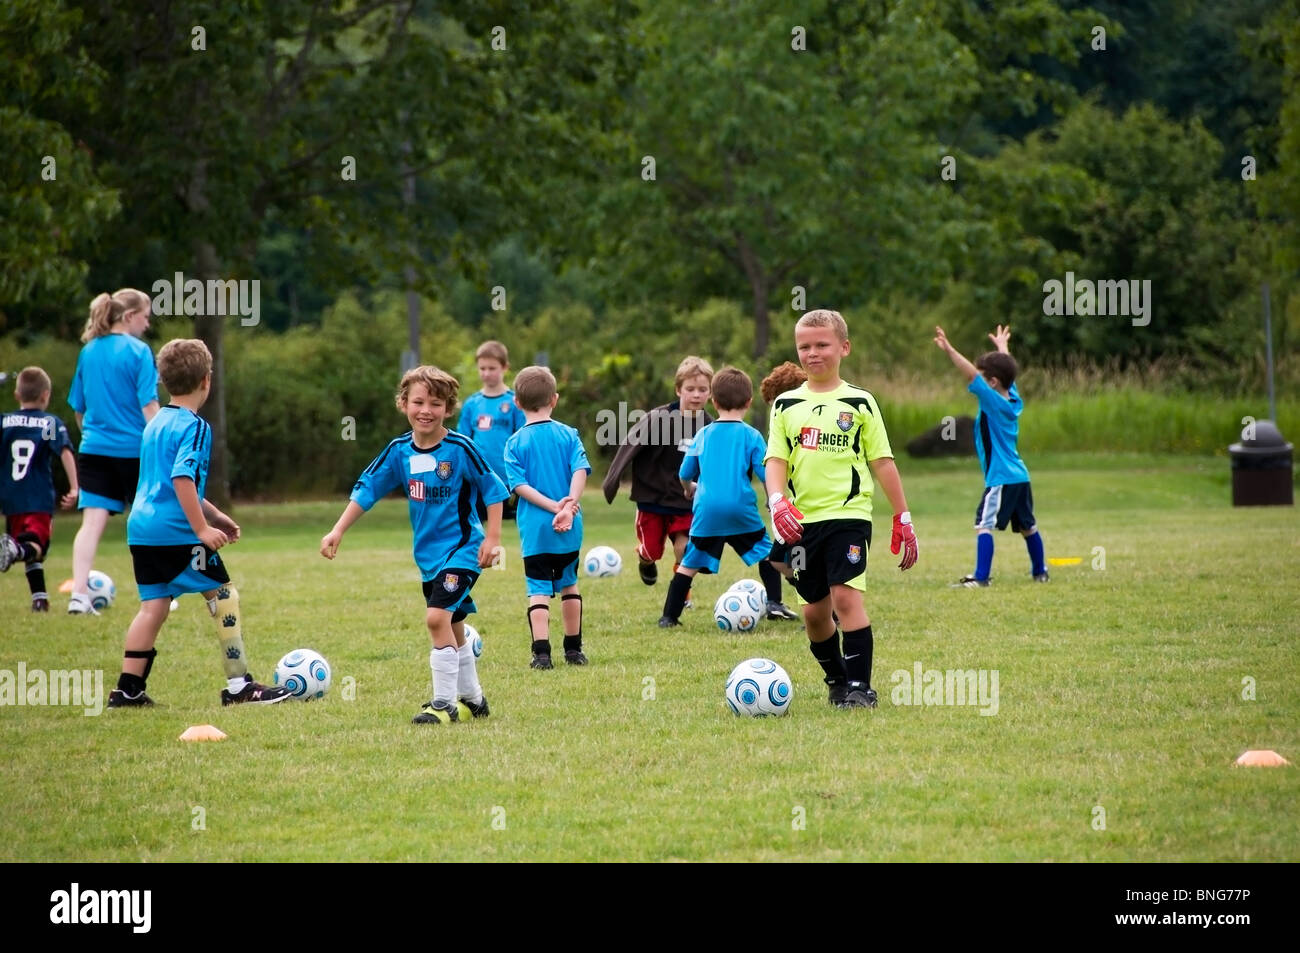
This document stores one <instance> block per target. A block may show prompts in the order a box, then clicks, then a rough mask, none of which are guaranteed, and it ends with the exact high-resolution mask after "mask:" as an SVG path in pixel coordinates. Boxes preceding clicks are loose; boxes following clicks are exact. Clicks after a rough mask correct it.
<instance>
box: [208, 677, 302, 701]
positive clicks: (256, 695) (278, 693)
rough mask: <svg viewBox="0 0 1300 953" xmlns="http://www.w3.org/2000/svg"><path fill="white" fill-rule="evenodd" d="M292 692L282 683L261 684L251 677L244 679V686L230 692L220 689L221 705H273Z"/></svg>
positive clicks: (290, 695)
mask: <svg viewBox="0 0 1300 953" xmlns="http://www.w3.org/2000/svg"><path fill="white" fill-rule="evenodd" d="M292 697H293V692H291V691H289V689H287V688H285V687H284V686H283V685H263V684H261V683H260V682H255V681H253V679H252V678H251V677H249V678H248V679H246V680H245V681H244V687H243V688H241V689H240V690H239V691H237V692H235V693H234V694H231V692H230V689H228V688H223V689H222V690H221V704H222V705H274V704H276V703H277V702H282V701H285V700H286V699H289V698H292Z"/></svg>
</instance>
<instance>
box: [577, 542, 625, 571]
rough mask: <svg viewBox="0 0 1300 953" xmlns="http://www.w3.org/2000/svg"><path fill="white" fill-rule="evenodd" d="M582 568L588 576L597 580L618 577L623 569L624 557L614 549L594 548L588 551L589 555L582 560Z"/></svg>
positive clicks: (606, 547)
mask: <svg viewBox="0 0 1300 953" xmlns="http://www.w3.org/2000/svg"><path fill="white" fill-rule="evenodd" d="M582 568H583V571H585V572H586V573H587V575H588V576H593V577H596V578H601V577H604V576H617V575H618V574H619V572H620V571H621V570H622V569H623V557H622V556H620V555H619V554H618V551H617V550H615V549H614V548H613V547H610V546H593V547H592V548H591V549H589V550H587V555H586V556H585V557H584V558H583V560H582Z"/></svg>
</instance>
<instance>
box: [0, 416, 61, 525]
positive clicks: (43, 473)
mask: <svg viewBox="0 0 1300 953" xmlns="http://www.w3.org/2000/svg"><path fill="white" fill-rule="evenodd" d="M71 447H72V441H71V440H70V439H69V438H68V428H67V427H65V426H63V421H62V420H60V419H59V418H58V417H55V416H54V415H53V414H51V413H47V412H45V411H43V410H35V409H28V410H14V411H11V412H9V413H7V414H5V415H4V418H3V421H2V422H0V512H3V513H6V514H8V515H11V516H12V515H14V514H16V513H53V512H54V472H53V466H54V458H55V457H57V456H59V455H60V454H61V453H63V451H64V450H67V449H70V448H71Z"/></svg>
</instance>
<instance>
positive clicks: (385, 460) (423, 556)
mask: <svg viewBox="0 0 1300 953" xmlns="http://www.w3.org/2000/svg"><path fill="white" fill-rule="evenodd" d="M394 490H405V491H406V499H407V509H408V511H409V513H410V517H411V531H412V534H413V536H414V544H413V547H412V548H413V552H414V555H415V565H416V566H418V567H419V569H420V578H421V580H422V581H424V582H428V581H429V580H431V579H433V578H434V577H435V576H437V575H438V573H440V572H441V571H442V570H443V569H448V568H459V569H474V570H477V569H478V550H479V547H480V546H481V545H483V538H484V533H483V524H482V523H480V522H479V519H478V514H477V513H475V511H474V494H475V493H476V492H477V493H478V494H479V495H480V496H482V498H483V502H484V503H485V504H487V505H489V506H490V505H492V504H493V503H501V502H504V501H505V499H506V498H507V497H508V496H509V495H510V494H509V493H507V492H506V488H505V486H504V485H503V484H502V483H501V481H500V479H498V478H497V475H496V474H495V473H493V472H492V468H491V467H489V466H488V465H487V461H485V460H484V459H483V454H481V453H479V451H478V449H477V448H476V447H475V446H474V444H473V443H472V442H471V441H470V440H469V438H467V437H465V436H464V435H463V434H459V433H456V432H455V431H454V430H449V431H447V435H446V436H445V437H443V438H442V441H441V442H440V443H437V444H435V445H434V446H432V447H427V448H426V447H417V446H416V445H415V441H414V440H413V439H412V437H411V433H410V431H407V432H406V433H404V434H402V435H401V436H400V437H397V438H396V439H394V440H393V441H391V442H390V443H389V444H388V446H387V447H385V448H384V450H383V452H382V453H381V454H379V456H377V457H375V459H374V461H373V462H372V463H371V464H370V466H368V467H366V470H365V472H364V473H362V474H361V478H360V479H359V480H357V482H356V485H355V486H353V488H352V501H353V502H354V503H356V504H357V505H358V506H360V507H361V508H362V509H363V510H368V509H370V507H372V506H374V505H375V503H376V502H378V501H379V500H380V499H382V498H383V497H384V496H386V495H388V494H389V493H391V492H393V491H394Z"/></svg>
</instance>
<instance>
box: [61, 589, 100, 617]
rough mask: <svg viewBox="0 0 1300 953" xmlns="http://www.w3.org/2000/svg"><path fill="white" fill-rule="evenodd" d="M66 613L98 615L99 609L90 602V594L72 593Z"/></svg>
mask: <svg viewBox="0 0 1300 953" xmlns="http://www.w3.org/2000/svg"><path fill="white" fill-rule="evenodd" d="M68 615H99V610H98V609H96V608H95V607H94V606H92V605H91V604H90V596H83V595H81V594H80V593H74V594H73V596H72V598H71V599H70V600H68Z"/></svg>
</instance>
